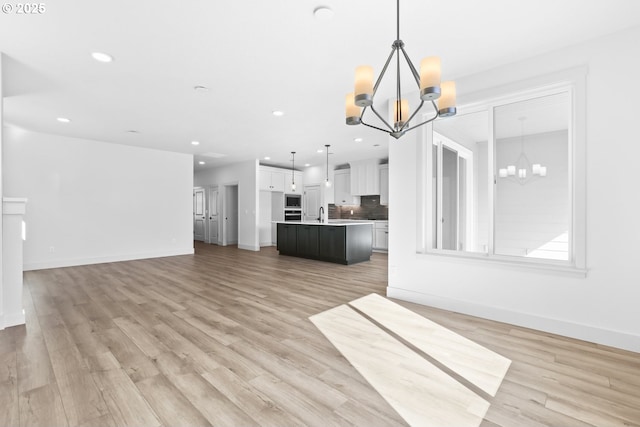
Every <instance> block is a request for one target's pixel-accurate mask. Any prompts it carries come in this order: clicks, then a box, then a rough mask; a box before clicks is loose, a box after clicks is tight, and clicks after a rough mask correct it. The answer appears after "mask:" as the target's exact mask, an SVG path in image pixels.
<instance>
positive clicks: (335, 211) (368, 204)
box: [329, 196, 389, 220]
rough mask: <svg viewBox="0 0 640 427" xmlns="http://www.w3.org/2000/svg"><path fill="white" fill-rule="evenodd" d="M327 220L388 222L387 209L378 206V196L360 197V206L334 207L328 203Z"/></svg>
mask: <svg viewBox="0 0 640 427" xmlns="http://www.w3.org/2000/svg"><path fill="white" fill-rule="evenodd" d="M351 212H353V214H352V213H351ZM329 219H372V220H373V219H375V220H388V219H389V208H388V207H387V206H382V205H381V204H380V196H360V206H336V205H334V204H332V203H330V204H329Z"/></svg>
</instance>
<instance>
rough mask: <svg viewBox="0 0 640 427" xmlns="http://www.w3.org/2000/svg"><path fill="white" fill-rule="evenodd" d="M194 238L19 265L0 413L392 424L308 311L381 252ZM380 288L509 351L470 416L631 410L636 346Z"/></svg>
mask: <svg viewBox="0 0 640 427" xmlns="http://www.w3.org/2000/svg"><path fill="white" fill-rule="evenodd" d="M195 248H196V253H195V254H194V255H184V256H176V257H167V258H157V259H148V260H136V261H129V262H114V263H104V264H96V265H87V266H76V267H67V268H60V269H50V270H38V271H28V272H25V274H24V288H23V304H24V309H25V317H26V320H27V322H26V325H22V326H16V327H12V328H8V329H5V330H3V331H0V425H11V426H13V425H18V424H19V425H24V426H31V425H33V426H52V425H55V426H65V425H68V424H72V425H73V424H75V425H79V426H82V425H86V426H110V425H114V426H120V425H167V426H168V425H176V424H177V425H180V424H191V425H207V424H216V425H265V426H285V425H286V426H293V425H295V426H298V425H325V424H328V423H333V424H338V425H356V426H363V425H366V426H372V427H376V426H404V425H406V424H407V422H406V421H405V420H404V419H403V418H402V417H401V416H400V415H399V414H398V412H397V411H396V410H394V409H393V407H392V406H391V405H390V404H389V403H388V402H387V401H385V400H384V398H383V397H382V396H381V395H380V393H379V392H378V391H377V390H376V389H374V388H373V387H372V386H371V384H369V382H368V381H367V380H366V379H365V378H364V377H363V376H362V375H361V374H360V373H359V372H358V370H356V369H355V368H354V366H353V365H352V364H350V363H349V361H348V360H347V359H345V357H344V356H343V355H342V354H341V353H340V352H339V351H338V350H336V348H335V347H334V346H333V345H332V344H331V342H330V341H329V340H327V339H326V337H325V336H324V335H323V334H322V333H321V332H320V331H319V330H318V328H317V327H316V326H315V325H314V324H313V323H311V322H310V321H309V320H308V317H310V316H313V315H317V314H318V313H321V312H323V311H325V310H329V309H332V308H334V307H337V306H340V305H342V304H348V303H349V302H350V301H353V300H356V299H358V298H361V297H363V296H365V295H369V294H371V293H375V294H379V295H384V294H385V291H386V286H387V256H386V255H385V254H379V253H375V254H374V255H373V256H372V258H371V261H369V262H366V263H359V264H355V265H351V266H343V265H335V264H328V263H323V262H316V261H312V260H305V259H300V258H294V257H285V256H279V255H278V253H277V251H276V249H275V248H269V247H267V248H262V249H261V250H260V251H259V252H253V251H243V250H239V249H238V248H236V247H220V246H215V245H206V244H201V243H199V242H196V244H195ZM394 302H395V303H397V304H399V305H401V306H403V307H405V308H407V309H409V310H411V311H413V312H415V313H417V314H418V315H420V316H422V317H425V318H428V319H430V320H431V321H433V322H436V323H438V324H440V325H441V326H442V327H444V328H447V329H449V330H451V331H453V332H455V333H457V334H460V335H462V336H464V337H465V338H467V339H469V340H471V341H473V342H475V343H477V344H479V345H481V346H483V347H486V348H488V349H490V350H492V351H494V352H497V353H500V354H502V355H504V356H505V357H508V358H509V359H512V363H511V366H510V368H509V370H508V371H507V373H506V376H505V377H504V380H503V382H502V385H501V386H500V388H499V389H498V391H497V393H496V395H495V396H494V397H491V396H489V395H486V396H485V399H486V400H487V402H489V403H490V405H491V406H490V407H489V410H488V411H487V413H486V416H485V417H484V419H483V420H482V424H481V425H482V426H483V427H498V426H499V427H507V426H508V427H511V426H519V427H520V426H533V427H541V426H572V427H574V426H575V427H579V426H588V425H598V426H600V425H640V413H639V412H638V406H639V405H638V404H637V402H639V401H640V373H639V372H640V355H639V354H637V353H632V352H627V351H622V350H617V349H613V348H609V347H606V346H601V345H596V344H593V343H587V342H584V341H579V340H574V339H568V338H564V337H560V336H557V335H553V334H548V333H541V332H537V331H532V330H530V329H526V328H520V327H517V326H513V325H508V324H504V323H499V322H493V321H490V320H486V319H480V318H476V317H473V316H466V315H462V314H459V313H452V312H448V311H444V310H439V309H436V308H432V307H426V306H422V305H418V304H413V303H409V302H405V301H397V300H394ZM405 343H406V341H405ZM367 345H368V347H367V348H368V353H370V354H371V355H377V356H380V355H381V353H380V352H379V351H377V350H375V348H376V347H375V346H376V345H377V344H375V343H374V342H373V340H371V342H369V341H368V342H367ZM421 354H422V353H421ZM424 354H426V353H424ZM379 369H380V372H383V373H385V374H388V375H390V376H391V377H393V375H394V374H393V368H389V367H388V366H386V365H380V368H379ZM463 384H465V385H467V386H468V383H463ZM469 384H470V383H469ZM407 388H408V389H409V390H411V391H413V389H412V388H411V387H407ZM439 398H441V396H440V397H439ZM100 400H102V402H103V403H102V404H100V403H99V402H100ZM429 400H433V399H432V398H430V399H427V401H429ZM96 402H97V403H96ZM145 408H146V409H145ZM65 410H67V411H68V413H69V417H67V413H66V412H65ZM183 414H184V417H183V416H182V415H183ZM16 420H17V421H16ZM421 421H424V420H421Z"/></svg>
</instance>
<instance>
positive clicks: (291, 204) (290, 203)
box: [284, 194, 302, 209]
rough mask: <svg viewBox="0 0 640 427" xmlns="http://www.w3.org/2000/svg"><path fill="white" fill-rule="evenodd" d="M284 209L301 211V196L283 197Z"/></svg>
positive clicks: (289, 195) (288, 195)
mask: <svg viewBox="0 0 640 427" xmlns="http://www.w3.org/2000/svg"><path fill="white" fill-rule="evenodd" d="M284 207H285V209H302V196H301V195H300V194H285V195H284Z"/></svg>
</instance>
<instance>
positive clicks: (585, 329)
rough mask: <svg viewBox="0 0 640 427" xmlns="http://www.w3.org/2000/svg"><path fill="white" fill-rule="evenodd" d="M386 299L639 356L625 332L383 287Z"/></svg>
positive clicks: (639, 339) (639, 347)
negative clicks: (515, 326) (434, 308)
mask: <svg viewBox="0 0 640 427" xmlns="http://www.w3.org/2000/svg"><path fill="white" fill-rule="evenodd" d="M387 296H388V297H389V298H396V299H399V300H403V301H409V302H414V303H417V304H422V305H427V306H430V307H436V308H440V309H443V310H448V311H453V312H456V313H463V314H468V315H471V316H476V317H482V318H484V319H489V320H495V321H497V322H504V323H509V324H512V325H517V326H522V327H525V328H531V329H536V330H539V331H544V332H550V333H552V334H557V335H562V336H565V337H570V338H576V339H579V340H583V341H589V342H593V343H597V344H602V345H607V346H611V347H616V348H620V349H623V350H629V351H634V352H637V353H640V336H638V335H634V334H630V333H627V332H621V331H615V330H611V329H604V328H598V327H595V326H591V325H584V324H579V323H573V322H567V321H566V320H560V319H551V318H546V317H541V316H536V315H533V314H529V313H520V312H516V311H511V310H505V309H502V308H498V307H491V306H485V305H479V304H474V303H470V302H468V301H460V300H453V299H449V298H442V297H439V296H434V295H429V294H423V293H420V292H415V291H410V290H407V289H401V288H393V287H387Z"/></svg>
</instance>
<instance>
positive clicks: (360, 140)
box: [353, 138, 362, 142]
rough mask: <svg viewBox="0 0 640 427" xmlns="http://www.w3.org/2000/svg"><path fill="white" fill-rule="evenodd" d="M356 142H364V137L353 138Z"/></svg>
mask: <svg viewBox="0 0 640 427" xmlns="http://www.w3.org/2000/svg"><path fill="white" fill-rule="evenodd" d="M353 140H354V141H355V142H362V138H353Z"/></svg>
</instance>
